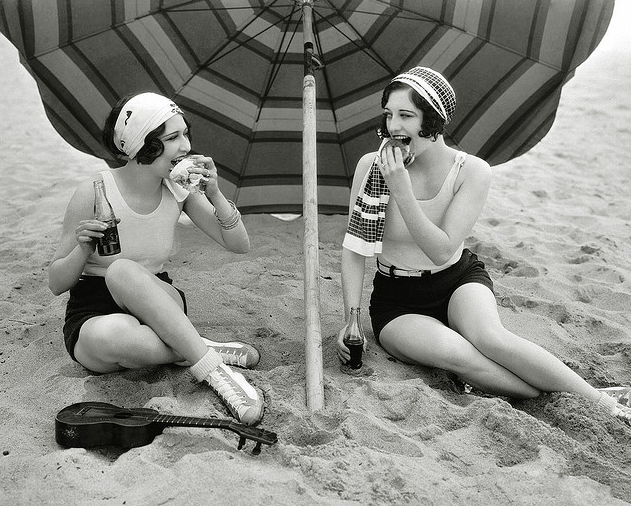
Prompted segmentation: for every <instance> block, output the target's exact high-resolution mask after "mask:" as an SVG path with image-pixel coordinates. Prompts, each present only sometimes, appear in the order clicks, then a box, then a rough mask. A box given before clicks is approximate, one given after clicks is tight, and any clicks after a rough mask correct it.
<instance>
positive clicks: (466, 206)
mask: <svg viewBox="0 0 631 506" xmlns="http://www.w3.org/2000/svg"><path fill="white" fill-rule="evenodd" d="M399 161H400V160H397V162H396V164H397V166H398V165H400V168H399V167H397V169H395V171H393V174H391V175H390V177H388V178H387V183H388V187H389V188H390V191H391V193H392V197H393V198H394V199H395V200H396V202H397V205H398V207H399V211H400V212H401V216H402V217H403V220H404V221H405V224H406V226H407V228H408V230H409V232H410V235H411V236H412V238H413V239H414V242H416V244H417V245H418V246H419V248H421V249H422V250H423V251H424V252H425V254H426V255H427V256H428V257H429V258H430V259H431V260H432V262H434V263H435V264H436V265H443V264H444V263H445V262H447V261H448V260H449V259H450V258H451V257H452V256H453V254H454V252H455V251H456V249H457V248H458V246H459V245H460V244H462V242H463V241H464V240H465V238H466V237H467V236H468V235H469V233H470V232H471V230H472V229H473V226H474V225H475V223H476V221H477V220H478V218H479V216H480V213H481V212H482V209H483V208H484V204H485V202H486V198H487V195H488V191H489V187H490V184H491V168H490V166H489V164H488V163H486V162H485V161H484V160H482V159H480V158H477V157H475V156H468V157H467V159H466V161H465V163H464V165H463V167H462V169H461V170H460V175H459V177H458V180H457V181H456V185H457V186H456V189H455V195H454V198H453V200H452V202H451V204H450V205H449V208H448V209H447V212H446V214H445V218H444V220H443V222H442V223H441V224H440V225H435V224H434V223H433V222H432V221H431V220H430V219H429V218H427V216H426V215H425V213H424V212H423V211H422V209H421V208H420V206H419V205H418V202H417V201H416V197H415V195H414V191H413V188H412V184H411V182H410V177H409V174H408V173H407V171H406V169H404V168H403V164H402V162H401V163H399ZM395 172H396V173H395ZM384 177H385V174H384Z"/></svg>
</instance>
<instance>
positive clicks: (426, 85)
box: [390, 67, 456, 124]
mask: <svg viewBox="0 0 631 506" xmlns="http://www.w3.org/2000/svg"><path fill="white" fill-rule="evenodd" d="M390 82H391V83H394V82H401V83H405V84H407V85H408V86H409V87H410V88H412V89H413V90H414V91H416V93H418V94H419V95H420V96H421V97H423V98H424V99H425V100H426V101H427V102H428V103H429V105H431V106H432V108H433V109H434V110H435V111H436V112H437V113H438V114H440V117H441V118H443V119H444V120H445V124H447V123H449V122H450V121H451V119H452V118H453V115H454V110H455V109H456V93H455V92H454V89H453V88H452V87H451V85H450V84H449V83H448V82H447V79H445V78H444V77H443V76H442V74H440V73H439V72H436V71H435V70H432V69H429V68H427V67H414V68H411V69H410V70H408V71H406V72H403V73H402V74H399V75H398V76H396V77H395V78H394V79H392V81H390Z"/></svg>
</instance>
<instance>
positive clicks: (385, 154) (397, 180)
mask: <svg viewBox="0 0 631 506" xmlns="http://www.w3.org/2000/svg"><path fill="white" fill-rule="evenodd" d="M379 168H380V169H381V173H382V174H383V178H384V179H385V180H386V184H387V185H388V188H390V190H391V191H394V192H396V191H397V189H399V188H402V187H403V186H411V184H412V182H411V180H410V174H409V173H408V171H407V169H406V168H405V165H403V153H401V149H400V148H398V147H392V146H388V147H386V148H385V149H383V150H382V152H381V158H380V166H379Z"/></svg>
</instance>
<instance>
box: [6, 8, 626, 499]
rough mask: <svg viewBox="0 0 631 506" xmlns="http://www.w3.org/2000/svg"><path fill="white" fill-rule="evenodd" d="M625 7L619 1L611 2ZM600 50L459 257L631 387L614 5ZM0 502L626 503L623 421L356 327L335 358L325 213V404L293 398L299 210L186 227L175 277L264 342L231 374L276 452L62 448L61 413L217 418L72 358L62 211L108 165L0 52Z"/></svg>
mask: <svg viewBox="0 0 631 506" xmlns="http://www.w3.org/2000/svg"><path fill="white" fill-rule="evenodd" d="M618 4H621V2H618ZM616 9H617V11H616V14H615V17H614V20H613V21H612V25H611V28H610V33H609V34H608V35H607V38H606V39H605V41H603V44H602V45H601V47H599V48H598V49H597V51H596V52H595V53H594V54H593V55H592V57H591V58H590V59H589V60H588V61H587V62H586V63H585V64H584V65H583V66H582V67H581V68H579V70H578V71H577V75H576V76H575V78H574V79H573V80H572V81H570V82H569V83H568V85H567V86H566V87H565V89H564V92H563V97H562V102H561V106H560V108H559V113H558V116H557V119H556V122H555V125H554V127H553V129H552V131H551V132H550V133H549V134H548V135H547V137H546V138H545V139H544V140H543V141H542V142H541V143H540V144H539V145H538V146H537V147H536V148H535V149H533V150H532V151H531V152H529V153H527V154H526V155H524V156H522V157H520V158H518V159H516V160H514V161H512V162H510V163H507V164H504V165H502V166H498V167H495V168H494V182H493V187H492V190H491V193H490V196H489V200H488V203H487V205H486V207H485V209H484V211H483V214H482V217H481V219H480V221H479V223H478V224H477V225H476V227H475V228H474V230H473V232H472V234H471V235H470V237H468V238H467V245H468V247H470V248H471V249H472V250H473V251H475V252H476V253H477V254H478V255H479V256H480V257H481V259H482V260H483V261H484V262H485V263H486V264H487V267H488V268H489V270H490V273H491V276H492V277H493V279H494V282H495V288H496V293H497V301H498V305H499V310H500V315H501V317H502V320H503V321H504V323H505V325H506V326H507V327H508V328H509V329H511V330H513V331H514V332H515V333H517V334H519V335H521V336H523V337H525V338H527V339H529V340H532V341H534V342H536V343H538V344H540V345H541V346H543V347H545V348H546V349H548V350H549V351H551V352H552V353H554V354H555V355H557V356H558V357H560V358H561V359H562V360H563V361H565V362H566V363H567V364H568V365H569V366H570V367H572V368H573V369H574V370H575V371H576V372H578V374H580V375H581V376H583V377H584V378H586V379H587V380H588V381H589V382H590V383H591V384H593V385H594V386H598V387H601V386H610V385H628V384H631V326H630V323H631V315H630V312H629V308H631V240H630V239H631V202H630V199H629V190H630V189H631V185H630V178H631V167H630V165H629V161H628V160H629V157H628V149H629V146H631V129H630V127H629V119H630V117H631V114H630V109H631V97H630V96H629V94H628V89H630V88H631V65H630V63H631V57H630V53H629V49H628V48H629V47H631V43H630V41H629V39H628V37H627V39H626V40H624V41H623V42H624V43H621V40H622V39H620V38H614V37H615V36H620V34H622V33H624V32H625V31H626V26H625V24H624V19H625V18H626V19H628V17H629V13H630V9H629V8H628V6H624V5H622V6H621V5H619V6H617V7H616ZM0 62H1V63H2V68H3V72H2V74H1V75H0V101H1V107H0V110H1V111H2V113H1V114H2V124H1V125H0V128H1V134H0V153H2V162H0V164H1V165H2V176H3V184H2V186H1V187H0V209H1V215H2V222H1V224H0V237H1V241H0V272H1V273H2V276H1V278H0V291H1V293H2V297H1V299H0V300H1V302H0V317H1V318H2V319H1V328H0V332H1V335H2V346H1V347H0V452H2V455H0V504H2V505H26V504H33V505H56V504H64V505H82V506H83V505H93V504H113V505H114V504H116V505H123V504H127V505H148V506H149V505H158V504H169V505H171V504H172V505H179V504H183V505H184V504H186V505H197V504H218V505H247V504H269V505H313V504H318V505H342V504H366V505H382V504H383V505H386V504H388V505H398V504H411V505H465V504H466V505H529V506H532V505H549V504H554V505H586V506H587V505H590V506H592V505H620V504H628V503H629V502H631V445H630V441H631V428H630V427H628V426H626V425H624V424H623V423H622V422H620V421H618V420H615V419H613V418H611V417H609V416H607V415H604V414H600V413H595V412H594V410H593V409H592V407H591V406H590V405H589V403H588V402H587V401H585V400H583V399H581V398H579V397H577V396H575V395H570V394H564V393H553V394H546V395H543V396H541V397H540V398H538V399H535V400H530V401H525V402H524V401H512V400H509V399H506V398H497V397H492V396H487V395H482V394H477V393H472V394H465V393H463V392H462V390H461V388H460V385H459V384H458V383H457V382H456V381H455V380H454V378H452V377H451V376H450V375H448V374H446V373H444V372H442V371H437V370H431V369H427V368H423V367H412V366H407V365H404V364H401V363H399V362H397V361H395V360H393V359H391V358H389V357H388V355H387V354H386V353H385V352H384V351H383V350H382V349H381V348H379V347H378V346H377V345H376V344H375V342H374V338H373V335H372V331H371V328H370V322H369V319H368V314H367V313H368V310H367V307H368V297H369V293H370V283H371V276H370V275H368V276H367V277H366V284H365V293H364V307H365V310H364V314H363V323H364V327H365V329H366V331H367V334H368V336H369V344H370V347H369V350H368V352H367V356H366V357H365V360H364V362H365V367H364V368H363V369H362V372H361V373H360V374H357V375H349V374H346V373H345V372H344V371H343V370H342V369H341V368H340V364H339V362H338V360H337V358H336V356H335V343H334V341H335V338H334V336H335V335H336V333H337V330H338V329H339V327H340V326H341V324H342V319H343V316H342V294H341V284H340V272H339V270H340V256H341V246H340V244H341V241H342V237H343V234H344V229H345V223H346V216H321V217H320V248H319V255H320V266H321V267H320V270H321V272H320V274H321V279H320V281H321V284H320V288H321V306H322V307H321V324H322V335H323V358H324V385H325V402H326V406H325V409H324V410H323V411H321V412H319V413H316V414H313V415H310V414H309V412H308V410H307V408H306V394H305V365H304V334H305V329H304V307H303V274H302V273H303V256H302V226H303V223H302V220H300V219H298V220H296V221H292V222H285V221H280V220H278V219H276V218H274V217H272V216H269V215H248V216H245V217H244V222H245V224H246V226H247V229H248V231H249V232H250V237H251V244H252V250H251V252H250V253H248V254H246V255H234V254H231V253H228V252H226V251H224V250H222V249H221V248H220V247H218V246H217V245H215V244H213V243H212V242H211V241H210V240H208V239H207V238H205V237H204V236H203V234H201V233H200V232H198V231H197V230H195V229H194V227H192V226H191V225H187V224H186V223H185V222H184V223H183V224H182V225H181V227H180V246H179V249H178V251H177V252H176V253H175V254H174V256H173V258H172V259H171V261H170V262H169V264H168V266H167V270H168V271H169V272H170V273H171V275H172V277H174V278H175V280H176V284H177V285H178V286H179V287H181V288H182V289H183V290H185V291H186V293H187V296H188V302H189V308H190V310H189V312H190V317H191V319H192V321H193V323H194V324H195V326H196V327H197V328H198V329H199V330H200V332H201V333H202V334H203V335H206V336H208V337H211V338H213V339H215V340H222V341H225V340H232V339H239V340H243V341H246V342H249V343H252V344H254V345H255V346H257V347H258V348H259V349H260V350H261V352H262V360H261V363H260V364H259V365H258V367H257V368H256V369H254V370H252V371H244V375H245V376H246V377H247V378H248V379H249V380H250V381H251V382H252V383H253V384H255V385H256V386H257V387H258V388H260V389H261V390H262V391H263V392H264V394H265V397H266V401H267V407H266V412H265V418H264V420H263V423H262V424H261V427H262V428H265V429H268V430H272V431H274V432H276V433H277V434H278V438H279V441H278V443H277V444H276V445H274V446H271V447H270V446H265V445H264V446H263V448H262V452H261V454H260V455H253V454H252V448H253V443H252V442H248V443H247V445H246V446H245V448H244V449H242V450H237V448H236V446H237V442H238V437H237V436H236V435H235V434H234V433H233V432H230V431H224V430H219V429H199V428H179V427H178V428H167V429H166V430H165V431H164V433H163V434H162V435H159V436H158V437H156V438H155V440H154V441H153V442H152V443H151V444H149V445H147V446H143V447H139V448H135V449H131V450H129V451H126V452H123V451H122V450H117V449H113V448H99V449H94V450H85V449H64V448H62V447H60V446H58V445H57V443H56V442H55V437H54V417H55V415H56V413H57V412H58V411H59V410H60V409H61V408H63V407H65V406H67V405H70V404H72V403H75V402H81V401H101V402H107V403H112V404H115V405H118V406H125V407H150V408H153V409H156V410H159V411H160V412H161V413H165V414H176V415H185V416H199V417H209V416H210V417H215V416H216V417H229V414H228V412H227V411H226V409H225V408H224V406H223V405H222V403H221V402H220V401H219V400H218V399H217V397H216V396H215V395H214V394H213V393H212V392H211V391H210V390H209V389H207V388H204V387H203V386H199V385H196V384H195V383H193V382H192V381H191V376H190V374H189V373H188V372H187V371H186V370H185V369H184V368H180V367H177V366H165V367H156V368H150V369H143V370H138V371H127V372H123V373H120V374H110V375H93V374H90V373H88V372H87V371H86V370H85V369H83V368H82V367H81V366H79V365H78V364H77V363H74V362H73V361H72V360H71V359H70V358H69V356H68V355H67V353H66V351H65V349H64V346H63V338H62V333H61V327H62V318H63V314H64V307H65V302H66V300H67V294H66V295H62V296H60V297H54V296H53V295H52V294H51V293H50V291H49V290H48V287H47V265H48V262H49V260H50V258H51V256H52V254H53V251H54V249H55V247H56V243H57V240H58V236H59V230H60V225H61V219H62V216H63V212H64V209H65V206H66V204H67V202H68V200H69V198H70V196H71V194H72V192H73V190H74V188H75V187H76V185H77V184H78V182H79V181H81V180H83V179H84V178H86V177H88V176H89V175H90V174H92V173H94V172H95V171H98V170H102V169H103V168H104V164H103V163H102V162H100V161H99V160H96V159H94V158H91V157H89V156H87V155H83V154H81V153H78V152H77V151H75V150H73V149H72V148H70V147H69V146H68V145H67V144H65V142H64V141H63V140H61V138H60V137H59V136H58V135H57V134H56V133H55V132H54V130H53V129H52V127H50V124H49V123H48V121H47V120H46V118H45V115H44V112H43V108H42V106H41V103H40V101H39V97H38V95H37V91H36V88H35V85H34V83H33V81H32V79H31V78H30V76H28V74H27V73H26V72H25V71H24V69H23V68H21V67H20V66H19V64H18V61H17V53H16V52H15V51H14V50H13V49H12V47H11V46H10V45H9V44H8V42H7V41H6V40H4V39H2V40H0Z"/></svg>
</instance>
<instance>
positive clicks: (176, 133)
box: [159, 127, 188, 139]
mask: <svg viewBox="0 0 631 506" xmlns="http://www.w3.org/2000/svg"><path fill="white" fill-rule="evenodd" d="M186 132H188V127H186V128H185V129H184V133H185V134H186ZM179 133H180V131H179V130H174V131H173V132H171V133H168V134H163V135H161V136H160V137H159V139H166V138H167V137H170V136H172V135H178V134H179Z"/></svg>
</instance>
